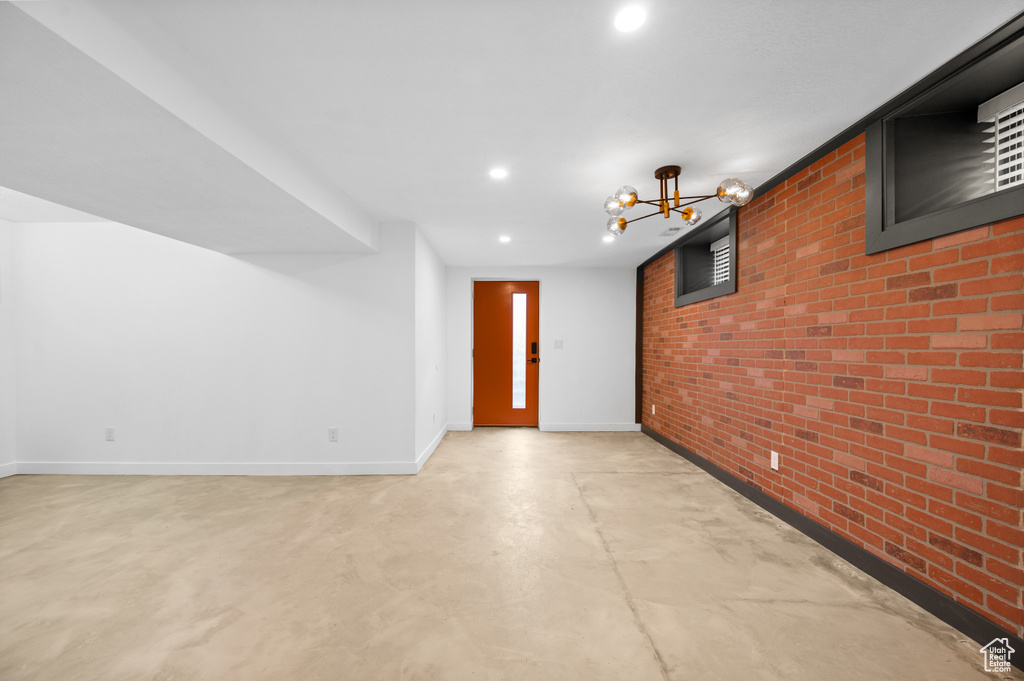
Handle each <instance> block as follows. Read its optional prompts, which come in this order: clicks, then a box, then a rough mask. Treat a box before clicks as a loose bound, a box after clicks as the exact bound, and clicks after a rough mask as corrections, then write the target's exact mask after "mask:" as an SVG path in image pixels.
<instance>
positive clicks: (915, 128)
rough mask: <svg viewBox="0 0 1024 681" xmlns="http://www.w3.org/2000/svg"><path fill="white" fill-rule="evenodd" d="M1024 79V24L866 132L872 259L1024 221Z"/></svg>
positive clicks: (868, 239)
mask: <svg viewBox="0 0 1024 681" xmlns="http://www.w3.org/2000/svg"><path fill="white" fill-rule="evenodd" d="M1008 30H1010V29H1008ZM1021 74H1024V28H1021V22H1017V23H1016V24H1015V25H1014V28H1012V32H1010V33H1006V34H1002V35H1001V36H1000V37H999V42H998V43H997V44H996V45H995V46H994V47H992V48H987V49H986V50H985V51H981V52H980V56H978V57H976V58H974V59H973V61H969V62H966V64H965V65H964V66H962V67H959V68H958V69H956V70H952V71H951V73H950V74H949V75H947V76H944V77H942V78H941V79H938V80H936V81H935V83H934V85H930V86H929V87H928V88H926V89H923V91H922V93H921V94H920V95H918V96H916V97H915V98H913V99H911V100H909V101H908V102H906V103H905V104H902V105H900V106H899V107H898V108H896V109H894V110H892V111H891V112H890V113H888V114H886V115H884V116H883V117H882V118H881V119H880V120H878V121H876V122H875V123H873V124H871V125H870V126H868V128H867V131H866V139H865V179H866V186H865V189H866V195H865V216H864V223H865V235H866V239H865V252H866V253H869V254H870V253H879V252H881V251H886V250H888V249H890V248H896V247H897V246H903V245H906V244H911V243H915V242H918V241H924V240H926V239H933V238H935V237H939V236H943V235H946V234H952V233H954V232H959V231H961V230H965V229H970V228H972V227H977V226H979V225H985V224H989V223H992V222H997V221H999V220H1005V219H1007V218H1012V217H1016V216H1018V215H1024V153H1022V152H1024V145H1022V141H1024V83H1022V82H1021Z"/></svg>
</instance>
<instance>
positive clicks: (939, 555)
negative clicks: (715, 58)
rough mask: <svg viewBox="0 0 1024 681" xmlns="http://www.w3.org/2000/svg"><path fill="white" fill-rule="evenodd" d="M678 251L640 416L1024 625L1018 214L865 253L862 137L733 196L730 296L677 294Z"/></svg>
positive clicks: (654, 287)
mask: <svg viewBox="0 0 1024 681" xmlns="http://www.w3.org/2000/svg"><path fill="white" fill-rule="evenodd" d="M674 265H675V263H674V259H673V256H672V254H671V253H670V254H668V255H665V256H663V257H662V258H660V259H658V260H657V261H656V262H654V263H652V264H651V265H649V266H648V267H647V268H646V269H645V272H644V304H643V315H644V318H643V320H644V321H643V323H644V337H643V413H644V416H643V423H644V425H646V426H648V427H650V428H652V429H654V430H655V431H657V432H658V433H660V434H662V435H664V436H666V437H668V438H669V439H671V440H674V441H675V442H678V443H680V444H682V445H684V446H685V447H687V448H689V449H691V450H693V451H694V452H696V453H697V454H699V455H700V456H703V457H706V458H707V459H710V460H711V461H713V462H714V463H715V464H717V465H718V466H720V467H722V468H725V469H726V470H728V471H730V472H732V473H733V474H734V475H736V476H737V477H739V478H741V479H743V480H745V481H747V482H748V483H750V484H752V485H754V486H755V487H757V488H759V489H761V490H763V491H765V492H767V493H768V494H770V495H772V496H774V497H776V498H778V499H780V500H782V501H783V502H785V503H786V504H788V505H790V506H792V507H793V508H795V509H796V510H798V511H799V512H801V513H803V514H804V515H807V516H809V517H811V518H813V519H814V520H816V521H817V522H819V523H821V524H823V525H825V526H827V527H828V528H830V529H832V530H834V531H835V532H837V533H839V534H840V535H842V536H843V537H845V538H847V539H849V540H850V541H852V542H854V543H856V544H858V545H860V546H862V547H864V548H865V549H867V550H869V551H871V552H872V553H874V554H875V555H877V556H879V557H881V558H883V559H885V560H887V561H889V562H890V563H893V564H895V565H897V566H899V567H901V568H903V569H905V570H906V571H907V572H909V573H910V574H912V575H914V576H915V577H917V578H918V579H920V580H922V581H924V582H927V583H928V584H930V585H931V586H933V587H935V588H936V589H938V590H939V591H941V592H943V593H945V594H947V595H949V596H951V597H953V598H955V599H956V600H957V601H959V602H961V603H963V604H964V605H967V606H969V607H971V608H973V609H974V610H977V611H978V612H980V613H982V614H983V615H985V616H986V617H988V618H989V619H991V620H993V621H994V622H996V623H998V624H999V625H1001V626H1003V627H1004V628H1006V629H1007V630H1009V631H1011V632H1014V633H1015V634H1017V635H1018V636H1020V635H1022V634H1024V627H1022V622H1024V609H1022V603H1021V584H1022V583H1024V569H1022V563H1021V549H1022V544H1024V525H1022V519H1021V508H1022V505H1024V494H1022V490H1021V483H1022V471H1024V454H1022V450H1021V432H1022V428H1024V413H1022V411H1021V406H1022V405H1021V395H1022V388H1024V371H1022V366H1021V360H1022V355H1024V351H1022V348H1024V330H1022V326H1024V325H1022V312H1024V281H1022V280H1024V275H1022V269H1024V218H1016V219H1013V220H1007V221H1004V222H1000V223H996V224H994V225H989V226H984V227H978V228H976V229H971V230H969V231H964V232H959V233H957V234H952V235H949V236H946V237H941V238H938V239H933V240H930V241H925V242H922V243H917V244H912V245H909V246H904V247H901V248H897V249H894V250H890V251H887V252H884V253H879V254H876V255H864V139H863V136H862V137H859V138H857V139H855V140H853V141H852V142H850V143H848V144H846V145H845V146H843V147H841V148H840V149H838V150H836V151H834V152H832V153H830V154H828V155H827V156H826V157H824V158H822V159H821V160H819V161H818V162H817V163H814V164H813V165H812V166H810V167H809V168H807V169H806V170H804V171H802V172H800V173H799V174H797V175H796V176H794V177H792V178H790V179H789V180H788V181H786V183H785V184H784V185H781V186H779V187H776V188H775V189H773V190H772V191H771V192H770V193H768V194H767V195H765V196H763V197H760V198H758V199H757V200H755V201H754V202H753V203H751V204H750V205H749V206H747V207H745V208H743V209H741V210H740V213H739V252H738V265H739V281H738V282H737V292H736V293H735V294H732V295H729V296H724V297H720V298H716V299H714V300H710V301H706V302H702V303H696V304H693V305H688V306H686V307H682V308H679V309H676V308H675V307H674V306H673V297H672V291H673V275H674ZM652 406H653V407H656V414H654V415H652V413H651V407H652ZM772 449H774V450H775V451H777V452H779V453H780V454H781V457H782V465H781V470H780V471H778V472H776V471H773V470H771V468H770V466H769V454H770V451H771V450H772Z"/></svg>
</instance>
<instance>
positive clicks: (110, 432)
mask: <svg viewBox="0 0 1024 681" xmlns="http://www.w3.org/2000/svg"><path fill="white" fill-rule="evenodd" d="M105 434H106V437H107V442H113V441H114V429H113V428H107V429H106V430H105Z"/></svg>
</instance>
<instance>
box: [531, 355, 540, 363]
mask: <svg viewBox="0 0 1024 681" xmlns="http://www.w3.org/2000/svg"><path fill="white" fill-rule="evenodd" d="M530 364H540V360H539V359H537V358H536V357H534V358H532V359H531V360H530Z"/></svg>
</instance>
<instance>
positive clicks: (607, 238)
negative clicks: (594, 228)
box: [604, 234, 615, 244]
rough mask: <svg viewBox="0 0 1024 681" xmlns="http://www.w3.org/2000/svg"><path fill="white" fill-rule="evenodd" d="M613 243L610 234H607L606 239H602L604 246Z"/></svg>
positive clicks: (613, 238)
mask: <svg viewBox="0 0 1024 681" xmlns="http://www.w3.org/2000/svg"><path fill="white" fill-rule="evenodd" d="M613 241H615V237H613V236H612V235H611V234H609V235H608V236H606V237H605V238H604V242H605V243H606V244H610V243H611V242H613Z"/></svg>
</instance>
